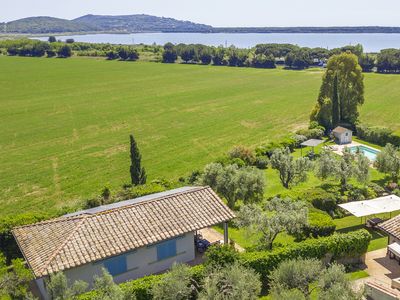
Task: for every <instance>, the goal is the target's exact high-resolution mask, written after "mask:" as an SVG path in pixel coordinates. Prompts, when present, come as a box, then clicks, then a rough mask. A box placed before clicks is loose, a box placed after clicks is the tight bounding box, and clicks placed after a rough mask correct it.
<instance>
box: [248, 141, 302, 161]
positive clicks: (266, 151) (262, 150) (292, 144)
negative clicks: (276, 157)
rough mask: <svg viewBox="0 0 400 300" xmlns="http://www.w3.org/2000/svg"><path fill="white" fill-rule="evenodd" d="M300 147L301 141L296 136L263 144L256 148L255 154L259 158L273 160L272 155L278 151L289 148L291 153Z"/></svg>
mask: <svg viewBox="0 0 400 300" xmlns="http://www.w3.org/2000/svg"><path fill="white" fill-rule="evenodd" d="M299 145H300V144H299V140H298V139H297V138H296V137H295V136H292V137H286V138H283V139H281V140H278V141H271V142H268V143H265V144H262V145H260V146H258V147H257V148H256V150H255V152H256V155H257V156H267V157H268V158H271V156H272V154H273V153H274V151H275V150H277V149H281V148H289V149H290V151H291V152H293V151H294V149H295V148H296V147H298V146H299Z"/></svg>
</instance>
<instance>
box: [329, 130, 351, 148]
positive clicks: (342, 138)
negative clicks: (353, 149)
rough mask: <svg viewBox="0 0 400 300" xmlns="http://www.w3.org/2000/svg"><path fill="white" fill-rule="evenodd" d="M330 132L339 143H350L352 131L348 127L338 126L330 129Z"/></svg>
mask: <svg viewBox="0 0 400 300" xmlns="http://www.w3.org/2000/svg"><path fill="white" fill-rule="evenodd" d="M332 134H333V136H334V137H335V142H336V143H337V144H339V145H343V144H350V143H351V141H352V136H353V132H352V131H351V130H350V129H347V128H344V127H341V126H338V127H336V128H335V129H333V130H332Z"/></svg>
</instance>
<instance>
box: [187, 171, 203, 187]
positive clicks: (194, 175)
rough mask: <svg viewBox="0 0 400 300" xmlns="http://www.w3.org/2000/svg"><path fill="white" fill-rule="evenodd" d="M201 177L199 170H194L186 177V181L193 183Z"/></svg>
mask: <svg viewBox="0 0 400 300" xmlns="http://www.w3.org/2000/svg"><path fill="white" fill-rule="evenodd" d="M200 177H201V172H200V171H199V170H194V171H193V172H192V173H191V174H190V175H189V177H188V179H187V180H188V183H190V184H194V183H196V182H197V180H198V179H200Z"/></svg>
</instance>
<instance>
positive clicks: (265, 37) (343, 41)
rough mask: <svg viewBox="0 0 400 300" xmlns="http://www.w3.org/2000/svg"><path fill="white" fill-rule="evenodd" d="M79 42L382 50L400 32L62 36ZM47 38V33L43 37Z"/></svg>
mask: <svg viewBox="0 0 400 300" xmlns="http://www.w3.org/2000/svg"><path fill="white" fill-rule="evenodd" d="M57 38H58V39H61V40H65V39H67V38H73V39H74V40H75V41H78V42H90V43H112V44H127V45H129V44H140V43H143V44H148V45H150V44H153V43H156V44H158V45H164V44H165V43H167V42H171V43H174V44H178V43H185V44H204V45H209V46H219V45H224V46H225V45H228V46H229V45H235V46H237V47H239V48H251V47H253V46H255V45H257V44H261V43H290V44H296V45H299V46H302V47H323V48H328V49H331V48H335V47H341V46H344V45H355V44H358V43H360V44H362V45H363V46H364V51H366V52H378V51H379V50H381V49H385V48H400V34H396V33H392V34H385V33H359V34H344V33H343V34H337V33H132V34H87V35H71V36H59V37H57ZM39 39H41V40H47V37H43V38H39Z"/></svg>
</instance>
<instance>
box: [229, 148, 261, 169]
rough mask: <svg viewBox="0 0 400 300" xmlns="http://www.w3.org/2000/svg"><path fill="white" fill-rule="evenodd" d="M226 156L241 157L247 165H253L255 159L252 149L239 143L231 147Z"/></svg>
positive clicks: (231, 157)
mask: <svg viewBox="0 0 400 300" xmlns="http://www.w3.org/2000/svg"><path fill="white" fill-rule="evenodd" d="M228 156H229V158H230V159H235V158H239V159H241V160H242V161H244V163H245V164H246V165H247V166H251V165H253V164H254V162H255V160H256V158H255V155H254V152H253V150H251V149H250V148H247V147H245V146H241V145H240V146H236V147H234V148H233V149H231V150H230V151H229V153H228Z"/></svg>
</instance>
